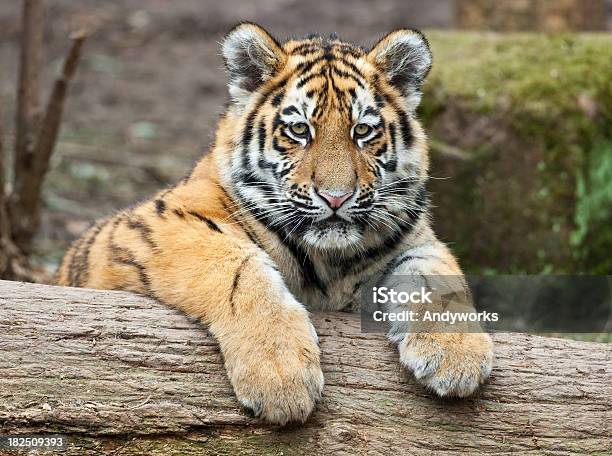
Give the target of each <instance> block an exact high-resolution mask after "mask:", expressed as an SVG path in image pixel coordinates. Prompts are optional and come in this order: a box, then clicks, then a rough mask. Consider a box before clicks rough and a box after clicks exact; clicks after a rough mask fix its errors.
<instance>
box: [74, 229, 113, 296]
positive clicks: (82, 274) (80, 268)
mask: <svg viewBox="0 0 612 456" xmlns="http://www.w3.org/2000/svg"><path fill="white" fill-rule="evenodd" d="M107 224H108V219H105V220H102V221H101V222H99V223H98V224H97V225H96V226H94V227H93V228H92V230H91V234H90V235H89V237H88V239H87V241H86V242H85V243H84V244H83V245H82V246H81V247H82V248H81V250H80V252H79V257H78V263H77V269H76V271H75V272H74V275H73V279H74V282H75V283H74V285H75V286H78V287H80V286H83V285H84V284H85V282H86V281H87V279H88V278H89V253H90V251H91V247H92V245H93V243H94V242H95V241H96V239H97V238H98V234H100V231H102V228H104V227H105V226H106V225H107ZM73 260H74V257H73Z"/></svg>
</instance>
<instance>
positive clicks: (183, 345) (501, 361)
mask: <svg viewBox="0 0 612 456" xmlns="http://www.w3.org/2000/svg"><path fill="white" fill-rule="evenodd" d="M312 320H313V324H314V326H315V327H316V329H317V332H318V334H319V338H320V345H321V363H322V368H323V371H324V373H325V391H324V394H323V400H322V401H321V403H320V404H319V405H318V407H317V410H316V411H315V413H314V414H313V415H312V416H311V417H310V418H309V420H308V421H307V422H306V424H305V425H303V426H290V427H287V428H284V429H283V428H280V429H279V428H275V427H273V426H270V425H267V424H265V423H262V422H260V421H259V420H256V419H253V418H249V417H248V416H246V415H245V414H244V413H243V412H241V410H240V407H239V406H238V403H237V402H236V399H235V397H234V394H233V392H232V388H231V386H230V384H229V381H228V380H227V376H226V374H225V369H224V367H223V358H222V356H221V354H220V352H219V349H218V347H217V344H216V342H215V341H214V340H213V339H212V338H211V336H210V335H209V334H208V333H207V332H206V330H205V328H203V327H202V326H201V325H199V324H198V323H197V322H194V321H192V320H190V319H188V318H187V317H186V316H185V315H183V314H182V313H180V312H178V311H176V310H174V309H172V308H169V307H167V306H165V305H163V304H160V303H158V302H155V301H152V300H150V299H148V298H145V297H142V296H137V295H133V294H130V293H123V292H116V291H97V290H85V289H78V288H63V287H51V286H48V285H34V284H21V283H15V282H3V281H0V372H1V373H2V375H0V434H19V433H21V434H23V433H42V432H46V433H61V434H65V435H66V437H67V440H68V442H69V446H68V448H67V449H66V450H65V451H63V452H61V454H62V455H79V456H80V455H83V454H87V455H93V454H101V455H108V454H113V455H116V456H121V455H123V456H127V455H148V456H172V455H181V456H186V455H198V456H201V455H208V454H210V455H227V456H230V455H231V456H235V455H239V454H249V455H266V456H269V455H285V456H290V455H300V456H301V455H313V456H314V455H317V456H318V455H328V454H329V455H351V456H353V455H381V456H382V455H391V454H398V455H404V454H406V455H407V454H411V455H412V454H418V455H420V454H423V455H430V454H436V455H442V454H444V455H452V454H459V453H467V454H509V453H517V454H521V455H525V454H528V455H541V454H548V455H557V454H558V455H568V454H592V453H598V454H610V451H611V450H612V446H611V440H610V410H611V409H610V405H611V402H610V401H611V399H610V398H611V397H612V384H611V383H610V380H611V379H610V356H611V355H612V345H609V344H598V343H592V342H591V343H589V342H576V341H572V340H563V339H554V338H546V337H538V336H531V335H525V334H496V335H495V337H494V338H495V343H496V346H495V351H496V361H495V365H494V368H493V372H492V375H491V378H490V379H489V380H488V381H487V384H486V385H485V386H484V387H483V389H482V390H481V391H479V392H478V393H477V394H475V395H474V396H473V397H471V398H467V399H461V400H457V399H455V400H452V399H451V400H442V399H438V398H436V397H435V396H434V395H432V394H431V393H429V392H427V391H425V390H424V389H423V388H422V387H421V386H419V385H417V384H416V382H415V381H414V379H413V378H412V377H411V376H410V375H409V374H407V373H406V372H405V371H404V370H403V369H400V365H399V360H398V354H397V349H396V348H395V347H394V346H393V345H392V344H390V343H389V342H388V341H387V339H386V337H385V335H384V334H364V333H362V332H361V328H360V317H359V315H355V314H347V313H315V314H313V316H312ZM11 454H12V453H11ZM24 454H25V453H24Z"/></svg>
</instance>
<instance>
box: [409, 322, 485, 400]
mask: <svg viewBox="0 0 612 456" xmlns="http://www.w3.org/2000/svg"><path fill="white" fill-rule="evenodd" d="M399 352H400V362H401V363H402V365H403V366H405V367H406V368H407V369H408V370H410V371H411V372H412V373H413V374H414V376H415V378H416V379H417V380H418V381H419V382H420V383H421V384H422V385H424V386H425V387H426V388H428V389H430V390H432V391H434V392H435V393H436V394H438V395H439V396H442V397H466V396H469V395H471V394H472V393H473V392H474V391H476V389H477V388H478V387H479V386H480V385H481V384H482V383H483V382H484V381H485V379H486V378H487V377H488V376H489V374H490V373H491V369H492V367H493V342H492V341H491V338H490V337H489V335H488V334H485V333H457V334H451V333H449V334H424V333H420V334H418V333H417V334H407V335H406V337H405V338H404V340H403V341H402V342H401V343H400V346H399Z"/></svg>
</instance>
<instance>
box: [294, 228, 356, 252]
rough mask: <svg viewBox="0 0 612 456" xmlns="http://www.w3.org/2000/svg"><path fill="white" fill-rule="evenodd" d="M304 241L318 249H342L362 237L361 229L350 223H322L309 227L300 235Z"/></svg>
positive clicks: (352, 244) (351, 245)
mask: <svg viewBox="0 0 612 456" xmlns="http://www.w3.org/2000/svg"><path fill="white" fill-rule="evenodd" d="M302 237H303V240H304V242H305V243H306V244H307V245H309V246H312V247H315V248H318V249H320V250H344V249H348V248H351V247H355V246H356V245H357V244H359V243H360V242H361V240H362V239H363V235H362V232H361V230H360V229H359V228H358V227H357V226H355V225H351V224H350V223H346V222H345V223H342V222H335V223H323V224H317V225H313V226H312V227H310V228H309V229H308V230H306V232H305V233H304V234H303V235H302Z"/></svg>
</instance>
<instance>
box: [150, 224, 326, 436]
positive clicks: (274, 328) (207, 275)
mask: <svg viewBox="0 0 612 456" xmlns="http://www.w3.org/2000/svg"><path fill="white" fill-rule="evenodd" d="M212 236H213V237H215V239H214V241H211V242H210V243H207V244H209V245H210V248H211V249H216V250H217V253H216V255H222V257H223V258H217V259H215V258H214V256H211V257H209V258H206V257H205V256H203V255H202V253H200V252H202V251H204V252H205V251H206V247H203V248H201V249H198V251H199V252H197V253H196V252H193V247H191V248H189V249H185V250H183V249H182V248H180V247H181V246H180V245H179V246H177V245H176V244H177V243H179V244H180V242H181V241H180V240H175V241H174V242H173V249H174V250H175V251H177V250H178V251H181V252H183V253H182V254H181V255H169V256H168V258H155V259H154V260H153V261H152V264H151V267H150V272H151V274H152V277H151V279H152V280H151V282H152V284H156V283H157V284H160V286H159V287H158V290H159V291H158V292H157V293H158V297H159V298H160V299H162V300H163V301H165V302H168V303H170V304H174V305H175V306H176V307H179V308H181V309H183V310H184V311H186V312H187V313H189V314H190V315H194V316H197V317H200V318H201V319H202V320H203V321H204V322H205V323H207V324H208V325H209V330H210V331H211V333H212V334H213V335H214V337H215V338H216V339H217V341H218V342H219V345H220V348H221V351H222V353H223V357H224V360H225V367H226V370H227V374H228V376H229V379H230V381H231V383H232V386H233V388H234V392H235V394H236V397H237V398H238V401H239V402H240V403H241V404H242V405H243V406H244V407H245V408H246V409H247V410H248V411H249V412H251V413H252V414H253V415H255V416H258V417H262V418H263V419H265V420H267V421H269V422H271V423H275V424H280V425H283V424H285V423H287V422H293V421H295V422H304V421H305V420H306V418H307V417H308V415H309V414H310V413H311V411H312V410H313V408H314V406H315V403H316V401H317V400H318V399H319V398H320V397H321V393H322V390H323V373H322V371H321V367H320V364H319V346H318V337H317V334H316V332H315V330H314V327H313V326H312V324H311V322H310V320H309V317H308V313H307V311H306V310H305V309H304V307H303V306H302V305H301V304H300V303H299V302H298V301H297V300H296V299H295V298H294V297H293V295H292V294H291V293H290V292H289V291H288V289H287V288H286V286H285V285H284V283H283V280H282V278H281V276H280V274H279V272H278V271H277V270H276V268H275V267H274V265H273V264H272V262H271V260H270V259H269V258H268V257H267V255H265V254H264V253H263V252H262V251H260V250H259V249H258V248H257V247H255V246H245V245H241V244H240V243H233V242H232V240H231V239H228V238H225V239H224V235H223V234H220V233H212ZM193 245H194V244H193V243H192V244H191V246H193ZM196 245H197V244H196ZM200 245H201V244H200ZM220 246H223V248H222V250H223V252H219V250H220V249H221V247H220ZM177 247H178V249H177Z"/></svg>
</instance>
